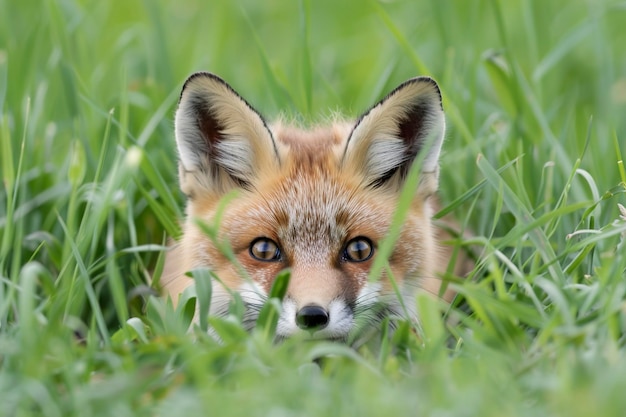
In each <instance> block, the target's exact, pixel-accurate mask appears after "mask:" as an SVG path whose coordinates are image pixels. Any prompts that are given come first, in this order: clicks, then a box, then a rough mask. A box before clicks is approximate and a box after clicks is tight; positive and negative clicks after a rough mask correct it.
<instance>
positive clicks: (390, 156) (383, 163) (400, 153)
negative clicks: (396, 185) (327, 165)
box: [366, 138, 407, 182]
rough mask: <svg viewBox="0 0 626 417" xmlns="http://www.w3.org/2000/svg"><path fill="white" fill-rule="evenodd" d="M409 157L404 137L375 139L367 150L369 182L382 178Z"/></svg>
mask: <svg viewBox="0 0 626 417" xmlns="http://www.w3.org/2000/svg"><path fill="white" fill-rule="evenodd" d="M406 159H407V156H406V148H405V146H404V143H403V141H402V139H399V138H385V139H378V140H374V141H373V142H372V144H371V145H370V147H369V149H368V150H367V168H366V169H367V173H368V180H369V182H372V181H375V180H376V179H377V178H381V177H382V176H384V175H385V174H386V173H387V172H389V171H391V170H393V169H395V168H397V167H398V166H400V165H402V164H403V163H404V162H405V161H406Z"/></svg>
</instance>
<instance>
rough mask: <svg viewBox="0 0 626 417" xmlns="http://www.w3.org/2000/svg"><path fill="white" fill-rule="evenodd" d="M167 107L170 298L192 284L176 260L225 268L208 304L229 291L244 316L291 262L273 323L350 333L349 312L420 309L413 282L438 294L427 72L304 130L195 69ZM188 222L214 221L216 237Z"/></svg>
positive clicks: (440, 127) (434, 118) (219, 309)
mask: <svg viewBox="0 0 626 417" xmlns="http://www.w3.org/2000/svg"><path fill="white" fill-rule="evenodd" d="M175 120H176V121H175V126H176V127H175V130H176V144H177V147H178V153H179V158H180V159H179V177H180V186H181V189H182V191H183V192H184V193H185V194H186V195H187V196H188V204H187V213H186V214H187V219H186V222H185V224H184V231H183V236H182V238H181V240H180V242H179V243H178V244H177V245H176V246H175V248H174V249H173V250H172V251H171V252H170V253H169V254H168V256H167V259H166V267H165V274H164V276H163V278H162V280H161V282H162V284H163V287H164V290H165V292H166V293H167V294H169V295H170V296H171V297H172V298H173V299H174V300H176V298H177V297H178V295H179V294H180V293H181V292H182V291H183V290H184V288H186V287H187V286H189V285H192V284H193V280H191V279H190V278H187V277H186V276H185V272H186V271H190V270H193V269H196V268H209V269H210V270H211V271H212V272H213V273H214V274H215V275H216V276H217V277H219V279H220V281H221V283H214V285H213V295H212V302H211V314H225V313H226V312H227V311H228V307H229V303H230V301H231V298H232V297H231V295H230V294H231V292H232V291H236V292H239V294H240V295H241V298H242V299H243V301H244V303H245V305H246V308H247V310H246V317H245V322H246V323H253V322H254V320H255V318H256V315H257V314H258V312H259V310H260V308H261V306H262V305H263V303H264V302H265V301H266V299H267V294H268V293H269V290H270V288H271V286H272V284H273V282H274V278H275V277H276V275H277V274H278V273H279V272H280V271H282V270H284V269H286V268H289V269H290V271H291V278H290V281H289V286H288V289H287V294H286V296H285V299H284V300H283V304H282V312H281V315H280V319H279V323H278V328H277V334H278V336H279V337H289V336H293V335H295V334H298V333H306V334H310V335H312V336H313V337H314V338H327V339H346V338H347V336H348V335H349V334H350V332H351V331H352V330H353V329H354V328H355V323H356V322H357V321H358V320H359V319H362V320H361V321H365V322H367V323H370V324H372V325H375V324H376V323H377V322H379V321H380V320H381V319H382V318H384V317H386V316H388V315H402V316H406V315H407V314H408V315H409V316H410V317H409V318H412V319H416V317H415V314H416V313H415V307H414V305H415V294H416V292H417V291H418V290H420V289H422V290H424V291H428V292H431V293H434V294H437V293H438V291H439V284H440V280H439V278H438V277H437V271H438V270H441V269H445V267H446V266H447V263H446V261H445V259H441V256H440V254H439V251H438V247H437V232H436V231H435V230H434V228H433V226H432V225H431V220H430V218H431V215H432V212H433V210H434V208H433V204H434V202H433V201H432V200H433V197H432V195H433V194H434V193H435V191H436V189H437V177H438V158H439V153H440V149H441V145H442V141H443V137H444V130H445V121H444V113H443V109H442V105H441V95H440V92H439V88H438V86H437V84H436V83H435V81H433V80H432V79H430V78H427V77H419V78H413V79H410V80H408V81H406V82H405V83H403V84H401V85H400V86H399V87H397V88H396V89H395V90H393V91H392V92H391V93H389V95H387V96H386V97H385V98H384V99H382V100H381V101H380V102H378V103H377V104H375V105H374V106H373V107H372V108H370V109H369V110H368V111H367V112H365V113H364V114H363V115H362V116H361V117H360V118H358V119H357V120H356V121H355V122H352V123H350V122H337V123H334V124H333V125H331V126H328V127H317V128H314V129H312V130H302V129H299V128H297V127H293V126H288V125H284V124H282V123H280V122H279V123H275V124H273V125H270V124H268V123H267V122H266V121H265V120H264V119H263V117H262V116H261V115H260V114H259V113H258V112H257V111H256V110H254V109H253V108H252V106H250V105H249V104H248V103H247V102H246V101H245V100H244V99H243V98H242V97H241V96H239V95H238V94H237V93H236V92H235V91H234V90H233V89H232V88H231V87H230V86H229V85H228V84H226V82H224V81H223V80H222V79H220V78H219V77H217V76H215V75H213V74H209V73H197V74H194V75H192V76H191V77H189V79H187V81H186V82H185V84H184V87H183V90H182V93H181V97H180V102H179V106H178V109H177V111H176V118H175ZM418 156H419V157H420V158H419V159H420V161H421V165H420V167H421V171H420V181H419V186H417V187H416V189H415V190H413V199H412V201H411V205H410V208H409V212H408V215H407V216H406V218H405V219H404V223H403V226H402V230H401V233H400V237H399V239H398V240H397V242H395V245H394V247H393V250H392V252H391V254H390V256H389V257H388V268H383V272H382V274H381V275H380V276H379V277H376V278H377V279H375V280H370V277H369V272H370V269H371V267H372V265H373V263H374V261H375V260H376V259H377V257H378V256H379V254H378V250H379V246H380V243H381V242H382V240H383V239H384V238H385V236H386V235H387V233H388V232H389V228H390V226H391V224H392V221H393V217H394V213H395V211H396V207H397V204H398V199H399V196H400V192H401V190H402V188H403V186H404V184H405V180H406V178H407V175H408V173H409V170H410V168H411V166H412V164H413V163H414V161H415V160H416V159H418ZM198 222H204V223H206V224H209V225H213V226H214V227H216V228H217V230H218V232H217V237H216V238H215V237H214V238H209V237H208V236H206V234H205V233H203V232H202V231H201V228H200V227H199V226H198ZM222 245H227V246H229V247H230V248H232V254H233V255H234V257H235V262H233V259H232V256H231V257H229V256H227V255H226V254H225V253H223V250H220V247H222ZM392 282H395V284H396V285H397V287H398V288H399V293H400V296H398V292H397V291H396V290H395V289H394V286H393V285H392ZM225 287H226V288H225Z"/></svg>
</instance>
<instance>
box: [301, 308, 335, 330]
mask: <svg viewBox="0 0 626 417" xmlns="http://www.w3.org/2000/svg"><path fill="white" fill-rule="evenodd" d="M328 319H329V317H328V311H326V309H324V308H322V307H320V306H316V305H308V306H304V307H302V308H301V309H300V311H298V312H297V313H296V324H297V325H298V327H299V328H301V329H302V330H320V329H323V328H324V327H326V326H328Z"/></svg>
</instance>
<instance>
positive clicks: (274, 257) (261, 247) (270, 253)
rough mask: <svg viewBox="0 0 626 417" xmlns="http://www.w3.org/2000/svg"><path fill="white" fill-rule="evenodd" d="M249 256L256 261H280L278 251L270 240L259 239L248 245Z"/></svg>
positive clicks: (274, 243)
mask: <svg viewBox="0 0 626 417" xmlns="http://www.w3.org/2000/svg"><path fill="white" fill-rule="evenodd" d="M250 256H252V257H253V258H254V259H256V260H258V261H264V262H274V261H278V260H280V249H279V248H278V245H277V244H276V242H274V241H273V240H272V239H268V238H266V237H259V238H257V239H254V240H253V241H252V243H251V244H250Z"/></svg>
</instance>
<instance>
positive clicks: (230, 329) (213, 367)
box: [0, 0, 626, 416]
mask: <svg viewBox="0 0 626 417" xmlns="http://www.w3.org/2000/svg"><path fill="white" fill-rule="evenodd" d="M0 9H1V10H3V13H1V14H0V164H1V168H0V169H1V171H2V179H3V188H2V191H1V192H0V235H1V236H0V398H2V407H1V410H0V415H7V416H72V415H80V416H106V415H112V416H113V415H114V416H125V415H133V416H134V415H150V416H153V415H219V416H224V415H244V414H249V415H275V416H283V415H285V416H287V415H289V416H291V415H342V416H348V415H355V416H357V415H358V416H367V415H377V416H378V415H411V416H415V415H418V416H421V415H424V416H444V415H446V416H448V415H453V416H473V415H480V416H536V415H554V416H590V415H601V416H622V415H623V410H624V409H625V408H626V397H625V396H624V395H623V393H624V392H625V391H626V346H625V341H626V339H625V335H626V280H625V278H626V274H625V271H626V256H624V255H625V254H626V243H624V241H625V239H626V238H625V237H624V236H625V234H626V219H625V218H624V215H622V218H620V212H619V209H618V204H620V203H621V204H622V205H626V172H625V170H624V165H623V162H622V161H623V155H624V154H626V140H625V137H626V119H625V118H624V114H626V78H625V75H624V74H626V62H625V61H624V52H623V45H625V44H626V29H625V28H624V25H623V22H624V18H626V3H624V2H623V1H617V0H615V1H613V0H598V1H582V0H573V1H570V0H550V1H543V2H534V1H530V0H513V1H506V2H505V1H498V0H478V1H473V2H469V1H461V0H432V1H427V0H420V1H411V2H409V1H391V2H377V1H374V0H368V1H364V2H334V1H330V0H319V1H308V0H302V1H300V2H287V1H279V0H273V1H267V2H263V4H261V3H260V2H254V1H251V0H250V1H248V0H240V1H237V2H229V1H226V0H224V1H212V2H203V1H199V0H185V1H183V2H177V5H176V6H174V5H173V3H172V2H166V1H162V0H156V1H144V2H140V1H138V0H129V1H125V2H102V1H91V0H84V1H78V0H24V1H20V2H17V1H12V0H0ZM196 70H210V71H212V72H215V73H217V74H219V75H221V76H222V77H224V78H225V79H226V80H228V81H229V82H230V83H232V85H233V86H234V87H235V88H236V89H237V90H238V91H239V92H241V93H242V94H243V95H244V96H245V97H246V98H247V99H248V100H249V101H250V102H251V103H253V104H254V105H255V106H256V107H257V108H258V109H260V110H262V112H263V113H264V114H266V115H268V116H276V115H278V114H279V113H280V112H283V113H284V114H286V116H287V117H290V118H295V119H297V120H300V121H301V122H302V123H305V124H308V123H312V122H316V121H317V122H319V121H324V120H325V119H326V118H328V117H331V116H332V114H333V113H334V112H335V111H341V112H342V113H343V114H345V115H347V116H356V115H357V114H358V113H359V112H361V111H363V110H364V109H366V108H367V107H368V106H369V105H371V104H372V103H373V102H374V101H375V100H376V99H378V98H380V97H381V96H382V95H383V94H384V93H385V92H387V91H388V90H390V89H391V88H393V87H394V86H395V85H397V84H399V83H400V82H402V81H403V80H405V79H407V78H410V77H412V76H415V75H423V74H426V75H432V76H434V77H435V78H436V79H437V80H438V81H439V84H440V86H441V87H442V90H443V94H444V107H445V109H446V113H447V119H448V135H447V142H446V144H445V153H444V155H443V157H442V161H441V167H442V172H441V197H442V201H443V202H444V210H443V211H442V213H440V214H443V213H444V212H453V213H454V215H455V216H456V217H457V218H458V219H459V221H460V222H461V223H462V224H463V225H465V226H466V227H468V228H471V230H473V232H474V235H473V237H471V238H468V239H465V240H464V241H463V242H459V243H462V244H465V245H473V246H474V247H475V248H477V250H478V252H479V255H480V256H479V261H478V263H477V266H476V268H475V270H474V272H473V273H472V275H471V276H470V277H469V278H468V279H467V280H466V281H464V282H462V283H457V284H455V288H456V290H457V291H458V293H459V297H458V299H457V301H456V302H455V303H454V304H453V305H452V306H451V307H446V306H442V305H439V304H438V303H435V302H434V301H432V300H430V299H419V300H418V301H419V311H420V313H421V316H422V324H421V330H420V331H419V332H411V331H409V328H408V327H407V326H401V330H400V331H398V332H396V333H395V335H394V336H393V337H390V338H386V339H383V340H382V341H381V342H380V346H379V348H378V349H372V348H370V347H368V346H365V347H363V348H361V349H359V350H358V351H354V350H351V349H349V348H347V347H345V346H341V345H335V344H329V343H311V342H303V341H298V340H289V341H286V342H285V343H282V344H278V345H275V344H273V343H272V342H271V335H272V325H273V320H275V312H276V306H275V305H274V304H268V306H267V307H266V312H265V314H264V316H263V317H264V318H263V319H262V320H260V323H259V324H258V326H257V327H258V328H257V329H256V330H255V331H254V332H252V333H247V332H245V331H243V330H242V327H241V325H240V324H239V323H238V321H237V320H236V317H234V316H233V317H229V318H226V319H218V318H211V319H210V324H211V325H212V326H213V327H214V328H215V329H216V331H217V332H218V333H219V335H220V336H221V338H222V339H223V343H221V344H218V343H216V342H215V341H213V340H212V339H211V338H210V337H208V336H207V335H206V334H205V333H204V332H203V331H202V330H199V329H196V331H194V332H192V333H191V334H190V333H188V332H187V326H188V323H189V320H190V316H191V312H192V311H193V309H194V306H195V302H196V300H197V302H199V303H201V305H205V304H202V303H206V299H207V294H208V293H209V291H210V288H198V290H197V291H198V294H197V297H196V295H194V294H191V293H190V294H187V297H188V299H189V301H188V302H187V303H181V305H180V306H179V307H178V308H177V309H173V308H172V307H171V306H170V305H168V304H167V303H164V302H163V301H162V300H160V299H158V298H156V297H154V296H153V291H152V290H151V289H150V287H149V284H148V282H149V280H148V279H149V277H150V276H151V273H152V271H157V272H158V271H159V270H160V268H162V261H163V259H162V249H163V246H164V244H165V242H166V239H167V236H177V235H179V233H180V231H179V226H178V222H177V219H180V218H181V216H182V214H181V213H182V207H183V206H184V201H183V197H182V195H181V194H180V193H179V192H178V188H177V178H176V172H177V168H176V161H175V157H174V155H175V152H174V142H173V132H172V130H173V129H172V127H173V126H172V116H173V110H174V107H175V104H176V100H177V97H178V92H179V90H180V87H181V83H182V81H183V80H184V78H185V77H186V76H187V75H188V74H190V73H191V72H193V71H196ZM204 273H206V271H205V272H204ZM157 276H158V273H157ZM279 290H280V289H278V290H277V292H280V291H279ZM202 324H203V326H206V325H208V323H202Z"/></svg>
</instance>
